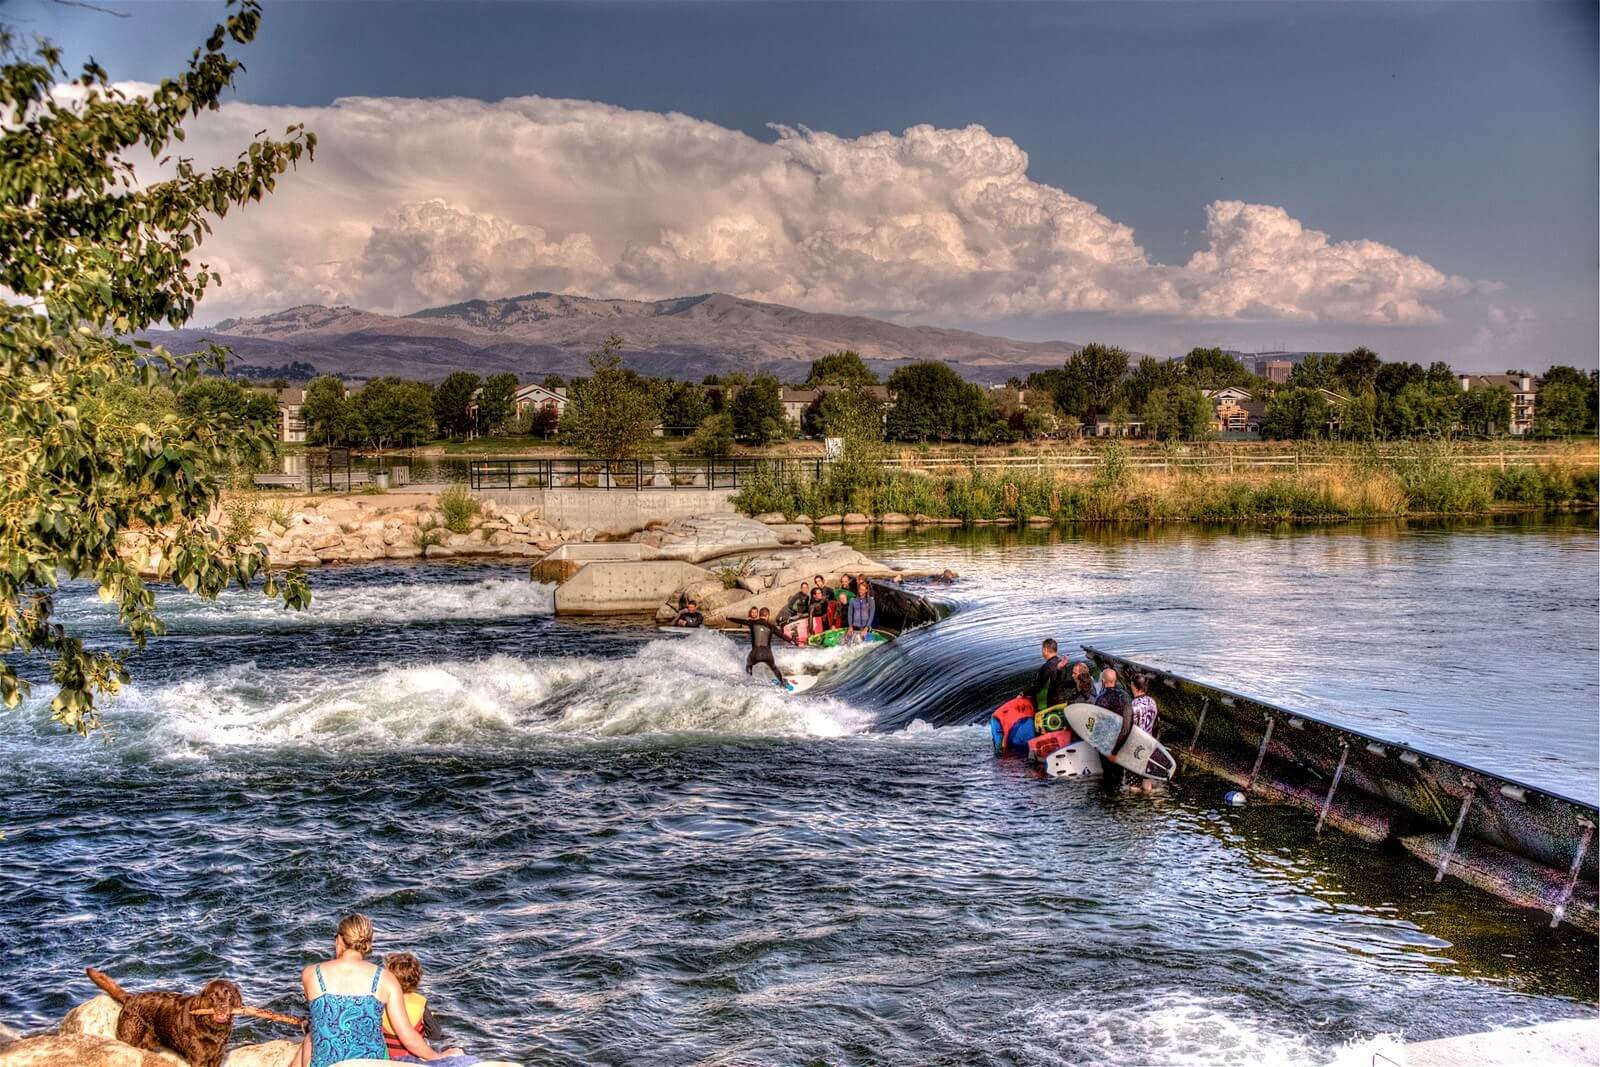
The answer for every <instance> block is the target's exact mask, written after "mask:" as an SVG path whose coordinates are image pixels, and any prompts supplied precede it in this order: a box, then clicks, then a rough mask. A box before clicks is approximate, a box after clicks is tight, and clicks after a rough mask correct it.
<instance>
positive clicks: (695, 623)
mask: <svg viewBox="0 0 1600 1067" xmlns="http://www.w3.org/2000/svg"><path fill="white" fill-rule="evenodd" d="M705 624H706V617H705V616H704V615H702V614H700V602H699V601H698V600H694V599H691V600H690V601H689V602H688V603H687V604H685V605H684V608H683V610H682V611H680V612H678V617H677V618H676V619H673V620H672V625H674V626H688V627H692V628H698V627H701V626H704V625H705Z"/></svg>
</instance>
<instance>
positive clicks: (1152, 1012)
mask: <svg viewBox="0 0 1600 1067" xmlns="http://www.w3.org/2000/svg"><path fill="white" fill-rule="evenodd" d="M1107 1009H1108V1005H1107V1004H1105V1003H1104V1002H1103V1000H1102V1002H1100V1003H1085V1001H1084V999H1083V998H1082V997H1076V996H1074V997H1067V998H1061V999H1057V998H1054V997H1052V998H1050V999H1047V1000H1044V1001H1039V1002H1035V1003H1032V1004H1028V1005H1026V1006H1023V1007H1019V1008H1017V1009H1015V1010H1014V1011H1013V1012H1012V1013H1011V1015H1012V1016H1013V1017H1014V1018H1015V1026H1014V1027H1006V1028H1005V1029H1007V1030H1013V1029H1014V1030H1015V1032H1016V1033H1018V1034H1022V1035H1027V1038H1026V1040H1027V1045H1026V1048H1019V1049H1018V1050H1017V1051H1018V1053H1019V1054H1023V1055H1025V1058H1026V1059H1028V1060H1029V1061H1030V1062H1037V1063H1059V1064H1074V1065H1079V1064H1081V1065H1085V1067H1088V1065H1099V1064H1106V1065H1111V1064H1127V1063H1138V1064H1147V1065H1152V1067H1153V1065H1157V1064H1161V1065H1168V1064H1170V1065H1174V1067H1179V1065H1181V1067H1237V1065H1239V1064H1273V1065H1274V1067H1323V1065H1326V1064H1327V1062H1328V1053H1327V1051H1326V1049H1325V1048H1323V1047H1321V1046H1320V1044H1319V1043H1318V1042H1317V1041H1315V1040H1314V1039H1313V1037H1312V1036H1311V1035H1307V1034H1301V1033H1296V1032H1292V1031H1286V1030H1284V1029H1282V1028H1280V1027H1277V1026H1274V1025H1272V1024H1270V1023H1267V1022H1266V1021H1264V1020H1262V1019H1261V1018H1260V1017H1259V1015H1258V1014H1257V1013H1256V1012H1255V1011H1253V1010H1252V1008H1251V1005H1250V1004H1249V1002H1248V1001H1246V1000H1245V999H1244V998H1242V997H1207V996H1202V995H1199V994H1195V993H1193V992H1189V991H1183V990H1151V991H1146V992H1140V993H1137V994H1134V995H1132V996H1130V997H1129V998H1128V1000H1127V1002H1126V1003H1119V1004H1117V1005H1115V1007H1114V1008H1113V1009H1112V1010H1107Z"/></svg>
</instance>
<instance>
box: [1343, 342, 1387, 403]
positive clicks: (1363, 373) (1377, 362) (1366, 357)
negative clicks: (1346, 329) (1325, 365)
mask: <svg viewBox="0 0 1600 1067" xmlns="http://www.w3.org/2000/svg"><path fill="white" fill-rule="evenodd" d="M1382 368H1383V360H1381V359H1379V358H1378V353H1376V352H1374V351H1373V350H1372V349H1370V348H1368V347H1366V346H1365V345H1358V346H1356V347H1355V348H1352V349H1351V350H1350V351H1348V352H1346V353H1345V354H1344V355H1342V356H1340V357H1339V362H1338V364H1337V366H1336V367H1335V373H1336V374H1337V375H1338V377H1339V381H1340V382H1342V383H1343V385H1344V391H1345V392H1346V393H1348V394H1349V395H1350V396H1352V397H1354V396H1355V395H1356V394H1358V393H1360V392H1361V390H1363V389H1367V388H1374V387H1376V385H1377V381H1378V372H1379V371H1380V370H1381V369H1382Z"/></svg>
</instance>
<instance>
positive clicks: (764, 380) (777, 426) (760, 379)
mask: <svg viewBox="0 0 1600 1067" xmlns="http://www.w3.org/2000/svg"><path fill="white" fill-rule="evenodd" d="M728 414H730V415H732V416H733V434H734V436H735V437H737V438H738V439H739V440H741V441H750V442H752V443H754V444H758V445H764V444H769V443H771V442H773V441H782V440H784V439H785V438H787V437H788V436H789V420H788V418H787V417H785V415H784V412H783V387H782V386H780V385H779V384H778V379H776V378H774V377H772V376H771V375H770V374H758V375H756V377H755V379H754V380H753V381H752V382H751V383H750V384H749V385H747V386H745V387H743V388H742V389H740V390H739V391H738V392H737V393H736V394H734V397H733V402H732V403H731V404H729V405H728Z"/></svg>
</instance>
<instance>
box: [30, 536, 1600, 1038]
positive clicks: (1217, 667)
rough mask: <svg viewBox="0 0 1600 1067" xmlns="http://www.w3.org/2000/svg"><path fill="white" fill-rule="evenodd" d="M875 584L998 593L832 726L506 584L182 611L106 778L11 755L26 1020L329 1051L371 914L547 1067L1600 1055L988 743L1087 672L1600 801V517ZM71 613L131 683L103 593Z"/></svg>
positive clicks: (1043, 548) (1197, 783)
mask: <svg viewBox="0 0 1600 1067" xmlns="http://www.w3.org/2000/svg"><path fill="white" fill-rule="evenodd" d="M863 547H865V548H867V549H868V550H869V551H872V552H874V553H876V554H878V555H880V556H881V557H883V558H887V559H892V560H896V561H899V562H903V563H907V564H914V565H917V566H920V567H940V566H951V567H953V568H954V569H956V570H957V571H959V572H961V574H962V578H961V580H960V581H959V582H957V583H956V584H954V585H951V586H929V587H927V589H926V591H927V592H929V593H930V594H931V595H934V596H936V597H938V598H940V599H942V600H943V601H944V602H945V603H946V604H947V605H948V606H949V607H950V609H951V612H952V613H951V615H950V617H949V618H947V619H946V620H945V621H943V622H941V623H939V624H938V625H936V626H934V627H931V628H928V629H926V630H924V631H920V632H917V633H914V634H911V635H908V636H906V637H904V638H902V639H900V640H898V641H896V642H894V643H892V644H890V645H888V646H885V647H880V648H875V649H870V650H866V651H860V650H827V651H820V650H818V651H806V652H794V651H791V652H789V653H788V654H787V656H786V658H785V662H786V663H788V664H790V665H793V666H798V667H800V668H802V669H807V670H812V671H823V672H824V674H825V677H824V678H823V680H822V681H821V682H820V684H819V685H818V686H817V687H816V688H815V689H814V690H812V692H811V693H808V694H806V695H804V696H800V697H788V696H785V695H783V694H780V693H778V692H777V691H776V690H773V689H771V688H770V687H765V686H760V685H757V684H754V683H752V682H750V681H748V680H747V679H746V678H745V677H744V676H743V675H742V672H741V670H740V666H741V663H742V649H741V648H740V647H739V646H738V645H736V644H735V643H734V642H733V641H730V640H729V639H727V638H725V637H723V636H720V635H717V634H712V633H702V634H696V635H692V636H688V637H669V636H665V635H661V634H659V633H657V632H655V631H654V630H652V629H649V628H646V627H643V626H641V625H639V624H638V623H635V622H624V621H618V620H613V621H585V622H575V621H569V620H556V619H554V618H552V617H550V615H549V611H550V604H551V597H550V591H549V590H548V589H547V588H542V587H538V586H533V585H530V584H529V583H528V582H527V581H526V580H525V579H523V578H522V577H520V575H519V574H518V572H517V571H515V570H512V569H508V568H502V567H478V566H466V565H461V566H439V565H431V566H426V567H423V566H416V567H396V566H390V567H364V568H348V569H332V570H328V571H326V572H322V573H317V574H315V575H314V578H313V581H314V588H315V590H316V600H315V603H314V606H313V607H312V609H311V610H310V611H309V612H307V613H304V614H287V613H283V612H281V611H279V610H277V609H275V608H273V607H272V606H271V605H270V604H268V603H266V602H265V601H262V600H260V599H259V598H255V597H247V596H241V595H232V594H230V595H229V596H227V597H225V598H224V599H223V601H222V602H220V603H217V604H204V603H201V602H198V601H195V600H192V599H189V598H183V597H172V598H169V599H168V600H167V604H168V608H169V612H170V614H169V618H170V622H171V629H172V634H171V636H169V637H167V638H164V639H162V640H160V641H158V642H156V643H154V644H153V645H152V646H151V648H150V649H149V650H148V651H146V652H145V653H143V654H141V655H139V656H138V657H137V658H136V660H135V683H134V685H133V686H132V687H131V689H130V690H128V691H127V692H126V693H125V694H124V695H123V696H122V697H121V698H119V699H118V700H117V701H116V702H115V703H114V704H112V705H110V707H109V710H108V716H107V717H108V720H109V721H110V723H111V724H112V727H113V731H114V734H115V737H114V740H113V741H112V742H111V743H110V744H106V743H105V742H104V740H103V739H92V740H89V741H85V742H80V741H76V740H71V739H66V738H62V737H60V736H59V735H57V734H55V733H53V732H52V730H51V729H50V728H49V726H48V725H47V723H46V717H45V713H44V711H43V708H42V704H43V700H42V697H41V698H36V699H34V700H33V701H31V702H30V703H29V704H28V705H26V706H24V708H22V709H21V710H19V711H17V712H13V713H9V714H6V715H4V716H0V776H3V777H0V804H3V807H0V832H4V833H5V835H6V837H5V840H4V841H0V975H3V978H0V1021H3V1022H6V1023H9V1024H10V1025H13V1026H17V1027H19V1028H27V1027H32V1026H41V1025H45V1024H47V1023H48V1022H50V1021H52V1020H53V1019H54V1018H55V1017H57V1016H59V1015H60V1014H61V1013H62V1012H63V1011H65V1010H66V1009H67V1008H68V1007H69V1006H70V1005H71V1004H72V1003H74V1002H76V1001H78V1000H81V999H83V998H85V997H86V996H88V995H89V994H91V993H92V992H93V990H92V988H91V987H89V986H88V985H87V983H86V982H85V981H84V980H83V979H82V970H81V969H82V967H84V966H85V965H95V966H99V967H102V968H104V969H106V970H108V971H110V972H111V973H113V974H114V975H116V976H117V977H118V978H119V979H121V980H123V982H124V984H127V985H130V986H133V987H135V988H140V987H150V986H154V985H168V986H173V985H177V986H195V985H198V984H199V983H200V982H201V981H202V980H204V979H206V978H209V977H211V976H213V975H216V974H221V973H226V974H228V975H230V976H232V977H234V978H235V979H237V980H239V981H240V982H241V984H242V985H243V986H244V988H245V991H246V997H247V1000H249V1001H250V1002H252V1003H258V1004H265V1005H267V1006H271V1007H276V1008H279V1009H280V1010H298V1009H299V1008H300V1007H301V1005H300V1004H299V1003H298V997H297V995H296V994H295V985H296V982H295V976H296V974H297V972H298V969H299V968H300V967H301V966H303V965H305V964H306V963H307V962H309V961H311V960H312V959H314V958H320V957H319V956H318V955H317V954H318V953H319V952H323V951H324V950H325V949H326V946H327V943H328V941H329V939H330V938H331V934H332V924H333V923H334V922H335V921H336V919H337V917H338V915H339V914H340V913H342V912H344V911H346V910H350V909H360V910H363V911H366V912H368V913H370V914H371V915H372V916H373V917H374V920H375V922H376V924H377V926H378V931H379V936H378V942H379V946H378V947H379V950H380V951H382V950H383V949H385V948H388V949H397V948H402V947H403V948H406V949H410V950H412V951H415V952H417V953H418V954H419V955H420V956H421V958H422V960H423V963H424V966H425V968H426V970H427V979H426V981H425V983H424V991H425V992H428V993H430V994H431V996H432V1003H433V1005H434V1007H435V1011H436V1012H438V1013H439V1015H440V1017H441V1020H442V1021H443V1023H444V1025H445V1028H446V1032H447V1036H448V1038H449V1039H450V1040H451V1041H453V1042H459V1043H462V1044H466V1045H468V1046H469V1047H471V1048H473V1049H474V1050H477V1051H480V1052H493V1053H496V1054H498V1055H503V1056H509V1057H514V1058H525V1059H527V1060H529V1061H530V1062H539V1063H557V1064H579V1063H617V1064H622V1063H626V1064H688V1063H706V1064H769V1063H770V1064H791V1063H918V1064H968V1063H1005V1064H1022V1063H1027V1064H1032V1063H1040V1064H1058V1063H1059V1064H1100V1063H1105V1064H1230V1065H1232V1064H1248V1063H1274V1064H1290V1065H1296V1064H1326V1063H1332V1062H1349V1063H1356V1062H1360V1063H1367V1062H1370V1057H1371V1053H1372V1052H1373V1051H1374V1050H1377V1049H1381V1048H1383V1047H1386V1045H1387V1043H1388V1042H1390V1041H1391V1040H1392V1037H1393V1035H1396V1034H1399V1033H1405V1034H1406V1035H1407V1036H1410V1037H1432V1036H1442V1035H1448V1034H1455V1033H1464V1032H1469V1031H1474V1030H1479V1029H1483V1028H1486V1027H1491V1026H1499V1025H1512V1024H1522V1023H1529V1022H1534V1021H1540V1020H1545V1019H1551V1018H1558V1017H1568V1016H1577V1015H1584V1014H1592V1012H1593V1008H1592V1004H1593V1002H1594V1000H1595V998H1596V994H1597V978H1596V960H1595V950H1594V941H1593V939H1592V938H1588V937H1584V936H1582V935H1577V934H1573V933H1571V932H1570V931H1567V930H1562V931H1557V932H1554V933H1552V932H1550V931H1548V930H1547V929H1545V927H1544V924H1543V923H1541V922H1540V921H1539V920H1538V919H1537V917H1530V916H1528V915H1527V914H1525V913H1521V912H1517V911H1515V910H1513V909H1510V908H1507V907H1503V906H1501V905H1500V904H1498V903H1497V902H1495V901H1494V900H1492V899H1491V898H1488V897H1485V896H1483V895H1480V894H1478V893H1475V892H1473V891H1470V890H1467V889H1464V888H1461V887H1459V886H1452V885H1449V884H1446V885H1444V886H1441V887H1436V886H1434V885H1433V884H1432V882H1431V878H1430V875H1429V872H1427V871H1425V870H1424V869H1423V868H1421V867H1420V866H1417V865H1414V864H1412V863H1410V862H1408V861H1405V860H1402V859H1397V858H1395V857H1392V856H1389V855H1387V854H1382V853H1379V852H1376V851H1374V850H1371V849H1369V848H1367V847H1365V846H1362V845H1359V844H1356V843H1353V842H1350V841H1348V840H1342V839H1339V838H1338V837H1337V835H1330V836H1329V837H1328V838H1327V839H1324V840H1317V839H1316V838H1315V837H1314V836H1312V835H1311V834H1310V832H1309V821H1308V820H1307V819H1306V818H1305V817H1303V815H1302V814H1300V813H1294V812H1288V811H1284V810H1279V809H1271V808H1267V807H1246V808H1243V809H1232V808H1227V807H1224V806H1223V805H1222V803H1221V795H1222V792H1223V789H1224V787H1223V786H1222V785H1221V783H1218V782H1216V781H1214V780H1211V779H1206V778H1203V777H1196V778H1193V779H1188V780H1183V781H1180V782H1179V783H1178V784H1177V785H1176V787H1175V788H1174V789H1173V790H1172V791H1171V792H1170V793H1169V794H1168V795H1165V796H1161V797H1155V798H1146V797H1133V796H1116V797H1113V796H1108V795H1106V794H1105V793H1104V792H1102V791H1101V790H1100V789H1099V788H1098V787H1096V786H1095V785H1093V784H1091V783H1083V782H1059V783H1048V782H1044V781H1041V780H1039V779H1036V778H1033V777H1030V776H1029V775H1027V774H1026V773H1025V772H1024V770H1023V769H1022V768H1021V767H1019V766H1017V765H1016V764H1015V763H1013V762H1009V761H1008V762H997V761H995V760H994V759H993V758H992V757H991V756H990V754H989V750H988V737H987V733H986V731H985V730H984V728H983V727H982V726H979V725H974V723H975V722H976V720H978V719H979V718H980V717H981V716H983V715H984V713H985V712H986V710H987V708H988V707H989V706H991V705H992V704H993V703H994V702H996V700H997V699H998V698H1000V697H1002V696H1006V695H1009V694H1010V693H1013V692H1015V691H1016V688H1018V687H1019V686H1020V681H1021V678H1022V676H1023V675H1024V673H1025V672H1027V671H1030V670H1031V669H1032V667H1033V666H1034V665H1035V664H1036V662H1037V655H1038V654H1037V642H1038V640H1039V638H1040V637H1042V636H1046V635H1052V634H1053V635H1055V636H1057V637H1058V638H1060V639H1061V640H1062V641H1063V643H1064V644H1066V645H1076V644H1078V643H1080V642H1089V643H1094V644H1097V645H1099V646H1101V647H1104V648H1107V649H1109V650H1114V651H1119V652H1124V653H1127V654H1129V655H1135V656H1137V657H1139V658H1144V659H1149V660H1152V661H1156V662H1159V663H1162V664H1165V665H1168V666H1170V667H1172V668H1173V669H1176V670H1180V671H1183V672H1184V673H1189V674H1193V675H1196V676H1199V677H1204V678H1207V679H1211V680H1214V681H1217V682H1219V683H1222V684H1226V685H1228V686H1229V687H1231V688H1234V689H1238V690H1242V691H1246V692H1250V693H1254V694H1257V695H1260V696H1264V697H1267V698H1269V699H1271V700H1274V701H1277V702H1279V703H1282V704H1286V705H1290V706H1296V707H1304V708H1307V709H1309V710H1314V711H1316V712H1318V713H1319V714H1325V715H1330V716H1333V717H1336V718H1342V719H1343V720H1345V721H1348V722H1350V723H1351V724H1353V725H1358V726H1360V727H1361V728H1362V729H1364V730H1366V731H1368V732H1372V733H1377V734H1381V735H1383V736H1387V737H1392V738H1394V739H1396V740H1404V741H1409V742H1413V743H1415V744H1417V745H1419V746H1423V747H1428V748H1433V749H1435V750H1438V751H1440V752H1441V753H1442V754H1445V755H1451V756H1455V757H1458V758H1462V759H1465V760H1467V761H1469V762H1473V763H1476V764H1480V765H1483V766H1486V767H1489V768H1492V769H1494V770H1497V771H1501V772H1503V773H1506V774H1509V775H1513V776H1516V777H1519V778H1523V779H1526V780H1528V781H1531V782H1534V783H1537V784H1540V785H1543V786H1546V787H1549V788H1553V789H1556V790H1558V791H1560V792H1563V793H1567V794H1570V795H1574V796H1577V797H1579V798H1582V799H1587V800H1591V801H1592V800H1593V799H1594V797H1595V794H1596V776H1597V767H1596V751H1597V746H1600V734H1597V715H1596V707H1597V702H1600V679H1597V654H1600V652H1597V648H1596V620H1597V617H1600V590H1597V538H1596V531H1595V526H1594V522H1593V519H1592V518H1591V517H1589V516H1582V517H1578V518H1559V517H1558V518H1550V519H1539V520H1531V521H1530V520H1523V521H1517V522H1504V521H1502V522H1476V523H1467V524H1460V525H1451V526H1430V525H1403V524H1402V525H1395V524H1382V525H1372V526H1340V527H1332V528H1327V529H1296V530H1288V531H1272V532H1264V531H1250V532H1218V531H1203V530H1196V529H1190V528H1183V529H1177V528H1174V529H1170V530H1161V531H1156V532H1153V533H1137V534H1134V533H1128V532H1125V531H1122V532H1089V533H1073V532H1054V531H1050V532H1012V531H1007V532H1003V533H1002V532H995V531H980V532H968V533H963V532H956V533H947V532H933V533H916V534H903V535H880V536H877V537H875V538H864V539H863ZM62 611H63V614H64V615H65V616H66V617H68V618H70V619H73V620H75V621H77V622H79V623H80V624H82V625H85V626H89V627H91V628H93V629H94V630H95V631H96V632H97V633H98V634H99V635H100V636H99V638H97V639H98V640H102V641H107V642H110V641H113V640H114V636H113V634H114V630H113V628H112V627H111V626H110V621H109V619H108V618H107V617H106V615H105V614H104V609H103V608H102V607H101V606H100V605H99V603H98V601H97V600H95V599H94V598H93V596H92V595H91V594H90V593H89V592H88V591H86V590H82V589H71V590H68V591H67V592H66V593H65V594H64V595H63V597H62ZM780 655H783V653H782V652H780ZM1507 705H1510V706H1512V707H1516V708H1522V709H1526V710H1527V711H1528V712H1529V713H1530V714H1528V715H1527V718H1526V723H1527V725H1526V726H1524V727H1521V728H1519V729H1518V730H1517V731H1516V732H1514V733H1508V732H1506V730H1505V727H1504V721H1505V715H1504V710H1505V707H1506V706H1507ZM244 1032H245V1035H246V1036H247V1037H250V1038H265V1037H269V1036H286V1035H284V1034H283V1033H282V1031H281V1030H277V1031H274V1030H273V1029H271V1028H267V1027H263V1026H262V1025H260V1024H250V1025H249V1026H248V1027H245V1028H244Z"/></svg>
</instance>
